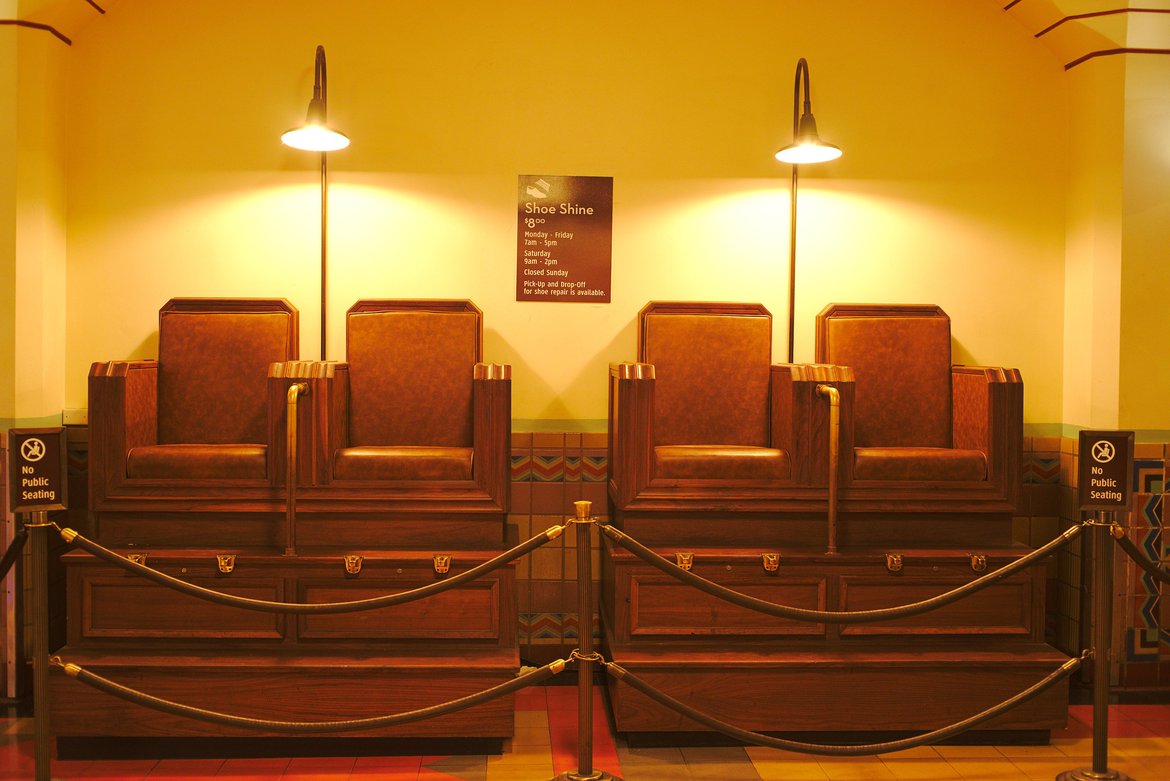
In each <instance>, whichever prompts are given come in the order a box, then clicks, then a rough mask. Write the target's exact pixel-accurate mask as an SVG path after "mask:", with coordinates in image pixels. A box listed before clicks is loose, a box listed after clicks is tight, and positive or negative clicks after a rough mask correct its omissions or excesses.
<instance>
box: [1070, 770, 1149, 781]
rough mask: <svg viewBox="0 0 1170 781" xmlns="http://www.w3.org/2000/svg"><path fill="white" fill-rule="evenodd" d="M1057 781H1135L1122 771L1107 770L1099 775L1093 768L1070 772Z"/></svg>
mask: <svg viewBox="0 0 1170 781" xmlns="http://www.w3.org/2000/svg"><path fill="white" fill-rule="evenodd" d="M1056 781H1134V780H1133V779H1132V778H1131V777H1130V776H1127V775H1126V774H1125V773H1122V772H1121V771H1120V770H1111V769H1110V770H1106V771H1105V772H1104V773H1098V772H1097V771H1095V770H1093V769H1092V768H1091V767H1082V768H1079V769H1077V770H1068V771H1066V772H1064V773H1061V774H1060V775H1058V776H1057V777H1056Z"/></svg>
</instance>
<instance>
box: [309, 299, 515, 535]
mask: <svg viewBox="0 0 1170 781" xmlns="http://www.w3.org/2000/svg"><path fill="white" fill-rule="evenodd" d="M482 355H483V315H482V313H481V312H480V310H479V309H478V308H477V307H476V306H475V304H473V303H472V302H471V301H465V300H455V301H435V300H431V301H415V300H368V301H359V302H357V303H356V304H354V305H353V306H352V307H351V308H350V309H349V311H348V313H347V314H346V362H345V363H338V364H327V365H326V366H327V367H328V370H329V371H328V374H329V375H330V376H329V377H327V378H325V379H323V380H322V381H321V382H318V383H316V384H314V385H313V388H314V389H313V391H312V394H313V395H315V396H316V397H317V398H316V400H315V402H314V404H315V408H316V409H318V410H319V411H320V414H319V417H318V420H320V421H322V422H323V423H324V425H323V426H322V428H321V430H320V431H319V432H318V436H316V438H315V440H314V442H313V443H312V446H311V448H312V452H313V458H312V461H313V465H311V466H310V469H311V470H312V471H313V477H312V480H311V485H310V486H309V487H307V488H306V490H304V491H303V492H301V493H300V497H301V500H300V501H298V508H299V524H298V540H299V541H300V542H301V543H302V544H305V545H310V546H336V545H347V544H349V545H352V544H357V543H358V542H359V540H360V539H361V535H363V534H366V535H374V537H369V536H366V537H365V540H366V541H367V542H368V541H370V540H371V539H378V540H380V541H382V542H384V543H385V544H392V545H406V546H409V545H415V544H417V545H433V544H435V543H436V542H439V541H441V542H442V543H443V544H446V545H448V546H450V545H452V544H463V545H467V546H471V547H477V546H478V547H482V546H488V545H498V544H499V543H501V542H502V541H503V533H504V514H505V513H506V512H507V507H508V487H509V478H510V474H509V470H510V438H511V367H509V366H506V365H499V364H485V363H483V362H482ZM370 520H380V521H388V522H392V523H378V524H375V525H374V526H373V527H370V526H369V525H368V522H369V521H370Z"/></svg>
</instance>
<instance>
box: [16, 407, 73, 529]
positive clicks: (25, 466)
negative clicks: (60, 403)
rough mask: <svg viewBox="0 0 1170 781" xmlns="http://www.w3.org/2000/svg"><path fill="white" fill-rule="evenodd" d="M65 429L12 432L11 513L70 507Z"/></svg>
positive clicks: (35, 429) (27, 429) (17, 429)
mask: <svg viewBox="0 0 1170 781" xmlns="http://www.w3.org/2000/svg"><path fill="white" fill-rule="evenodd" d="M66 466H67V461H66V458H65V429H64V428H12V429H8V484H9V490H8V509H9V510H10V511H11V512H14V513H31V512H41V511H48V510H64V509H66V508H67V507H68V506H69V495H68V486H69V481H68V480H67V478H66V474H65V469H66Z"/></svg>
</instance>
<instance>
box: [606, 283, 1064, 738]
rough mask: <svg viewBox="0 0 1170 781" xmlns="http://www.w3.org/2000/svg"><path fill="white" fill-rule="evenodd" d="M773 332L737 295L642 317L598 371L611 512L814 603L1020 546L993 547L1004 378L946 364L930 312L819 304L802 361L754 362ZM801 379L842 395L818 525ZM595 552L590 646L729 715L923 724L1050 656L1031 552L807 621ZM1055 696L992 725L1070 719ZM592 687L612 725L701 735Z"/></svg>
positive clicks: (1008, 453) (1007, 474)
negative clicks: (1025, 565)
mask: <svg viewBox="0 0 1170 781" xmlns="http://www.w3.org/2000/svg"><path fill="white" fill-rule="evenodd" d="M770 338H771V324H770V320H769V318H768V314H767V312H766V310H764V309H763V308H762V307H760V306H756V305H732V304H693V303H691V304H683V303H659V302H655V303H651V304H649V305H647V306H646V307H645V308H644V309H643V310H642V312H641V315H640V317H639V328H638V362H637V363H625V364H617V365H615V366H612V367H611V369H610V377H609V390H610V440H611V441H610V447H611V452H610V469H611V472H610V486H609V488H610V509H611V516H612V517H611V520H612V522H613V524H614V525H615V526H617V527H619V528H621V529H622V530H623V531H624V532H626V533H627V534H629V535H630V536H632V537H634V538H635V539H636V540H638V541H639V542H642V543H643V544H644V545H647V546H649V547H651V548H653V549H654V550H655V551H656V552H657V553H659V554H660V555H661V556H663V557H665V558H667V559H668V560H670V561H672V562H674V563H675V564H676V565H677V566H679V567H681V568H683V569H688V570H690V571H691V572H693V573H694V574H696V575H700V576H702V577H704V578H706V579H708V580H712V581H715V582H718V583H721V584H723V585H725V586H727V587H729V588H732V589H734V590H736V591H739V592H742V593H746V594H748V595H750V596H754V597H758V598H761V599H764V600H767V601H771V602H774V603H778V604H784V605H791V606H795V607H800V608H808V609H821V610H833V611H851V610H867V609H873V608H882V607H891V606H896V605H903V604H908V603H912V602H917V601H920V600H923V599H927V598H929V597H932V596H935V595H937V594H940V593H943V592H945V591H948V590H950V589H952V588H955V587H957V586H959V585H962V584H964V583H966V582H969V581H970V580H972V579H974V578H975V577H978V574H979V573H980V572H981V571H983V570H991V569H996V568H999V567H1002V566H1004V565H1006V564H1007V563H1008V562H1010V561H1013V560H1015V559H1017V558H1019V557H1020V556H1022V555H1023V554H1024V553H1025V552H1026V551H1027V548H1026V547H1023V546H1017V545H1013V544H1012V542H1011V539H1010V527H1011V512H1012V507H1013V505H1014V500H1015V497H1016V494H1017V491H1018V486H1017V483H1018V482H1019V461H1020V449H1021V436H1020V431H1021V421H1020V416H1021V388H1022V386H1021V384H1020V380H1019V375H1018V373H1016V372H1015V371H1013V370H1005V369H986V368H979V369H976V368H966V367H954V368H953V369H952V367H951V365H950V333H949V324H948V322H947V320H946V316H945V315H943V314H942V313H941V311H939V310H938V309H937V308H935V307H853V308H846V307H841V308H838V309H835V308H830V309H829V310H826V312H825V313H823V314H822V318H821V319H820V320H818V342H817V344H818V351H817V360H818V362H819V363H818V364H815V365H808V366H801V365H795V366H786V365H772V364H771V362H770ZM847 348H848V349H847ZM819 385H825V386H832V387H835V388H836V389H837V393H838V395H839V400H840V404H839V411H840V432H841V433H840V444H841V447H840V451H839V453H838V456H839V457H838V461H839V462H840V467H839V471H838V477H839V480H838V482H840V483H841V484H842V485H841V490H840V494H839V496H840V500H841V501H840V503H839V509H840V510H842V512H841V518H840V520H841V528H840V532H839V533H838V534H837V535H835V536H834V537H830V536H829V535H828V533H827V529H828V526H829V517H828V515H829V512H828V508H829V481H828V477H829V474H828V468H827V464H828V462H829V457H830V450H829V447H828V437H829V435H830V431H831V428H832V427H831V425H830V424H829V422H828V421H829V420H830V418H829V409H830V398H829V396H831V395H832V394H831V392H829V393H826V392H825V391H826V389H819V388H818V386H819ZM887 385H888V386H887ZM822 396H823V398H822ZM854 426H856V429H854V428H853V427H854ZM830 539H836V540H837V543H838V544H837V545H833V546H830V545H828V544H827V542H828V541H829V540H830ZM606 547H607V550H606V552H605V555H604V556H603V570H602V588H603V598H602V600H601V614H602V625H603V629H604V645H605V652H606V655H607V657H608V658H611V659H612V660H613V661H615V662H617V663H619V664H621V665H622V666H623V667H625V668H626V669H628V670H630V671H632V672H634V673H636V674H637V675H639V676H640V677H641V678H643V679H644V680H646V681H648V682H649V683H651V684H652V685H654V686H657V687H658V688H661V689H663V690H664V691H666V692H667V693H669V694H673V695H674V696H676V697H677V698H679V699H682V700H684V701H686V702H687V703H688V704H689V705H691V706H693V707H695V708H697V709H699V710H701V711H703V712H706V713H709V714H711V715H713V716H715V717H716V718H719V719H721V720H723V721H727V722H730V723H732V724H735V725H737V726H740V727H742V728H745V729H751V730H756V731H762V732H792V731H810V730H811V731H817V732H856V733H865V732H871V731H872V730H873V728H874V725H875V724H877V725H882V729H886V730H891V731H927V730H932V729H936V728H938V727H941V726H945V725H947V724H950V723H952V722H954V721H955V720H957V718H959V717H962V716H967V715H973V714H975V713H978V712H980V711H981V710H984V709H986V708H988V707H990V706H992V705H994V704H997V703H999V702H1001V701H1003V700H1005V699H1007V698H1008V697H1010V696H1012V695H1014V694H1016V693H1018V692H1019V691H1022V690H1023V689H1025V688H1027V687H1028V686H1031V685H1032V684H1033V683H1035V682H1036V681H1037V680H1040V679H1041V678H1043V677H1044V676H1045V675H1047V674H1048V673H1050V672H1051V671H1052V670H1054V669H1055V668H1057V667H1059V666H1060V664H1062V663H1063V662H1064V661H1065V657H1064V656H1063V655H1062V654H1060V653H1059V652H1057V651H1055V650H1054V649H1052V648H1051V647H1049V646H1047V645H1046V644H1045V643H1044V620H1043V616H1044V603H1045V600H1044V587H1045V570H1044V568H1043V567H1034V568H1032V569H1031V570H1029V571H1026V572H1023V573H1019V574H1016V575H1013V576H1012V577H1010V578H1007V579H1004V580H1001V581H999V582H997V583H995V584H994V585H992V586H991V587H989V588H987V589H985V590H983V591H980V592H978V593H977V594H974V595H972V596H969V597H966V598H964V599H963V600H961V601H959V602H957V603H955V604H954V605H950V606H947V607H943V608H939V609H937V610H934V611H931V612H929V613H925V614H922V615H919V616H914V617H907V618H900V619H897V620H892V621H886V622H882V623H873V624H868V623H867V624H852V625H839V624H815V623H804V622H796V621H790V620H785V619H779V618H773V617H769V616H766V615H763V614H760V613H756V612H753V611H750V610H747V609H746V608H741V607H739V606H737V605H733V604H731V603H729V602H726V601H723V600H720V599H717V598H715V597H712V596H709V595H707V594H705V593H703V592H700V591H697V590H695V589H693V588H692V587H690V586H689V585H685V584H682V583H680V582H679V581H677V580H675V579H674V578H672V577H671V576H670V575H668V574H666V573H664V572H661V571H660V570H659V569H657V568H655V567H653V566H652V565H650V564H648V563H645V562H643V561H642V560H641V559H640V558H638V557H637V556H635V555H634V554H633V553H631V552H630V551H628V550H626V549H625V548H623V547H621V546H620V545H618V544H617V543H611V544H607V546H606ZM1059 688H1060V687H1055V688H1054V689H1053V690H1051V691H1050V692H1046V693H1045V694H1044V695H1042V696H1040V697H1038V698H1037V699H1035V700H1033V701H1031V702H1029V703H1027V704H1025V705H1022V706H1020V707H1019V708H1016V709H1014V710H1013V711H1012V712H1011V713H1010V714H1008V715H1007V716H1004V717H1001V718H1000V719H997V720H996V722H994V723H993V724H992V725H991V727H990V728H991V729H996V730H1009V731H1012V732H1017V733H1019V734H1021V736H1022V739H1028V740H1036V739H1040V740H1042V739H1044V738H1045V737H1046V735H1047V731H1048V730H1050V729H1052V728H1054V727H1059V726H1062V725H1063V724H1064V720H1065V718H1066V711H1067V696H1066V694H1065V693H1064V692H1062V691H1059ZM609 693H610V703H611V706H612V709H613V715H614V722H615V724H616V727H617V729H618V730H619V731H620V732H623V733H627V734H630V735H643V734H645V735H658V736H661V735H662V734H663V733H684V732H688V731H694V730H698V729H701V727H699V726H698V725H697V724H696V723H695V722H693V721H690V720H689V719H686V718H684V717H682V716H678V715H677V714H675V713H673V712H672V711H669V710H667V709H665V708H662V707H661V706H659V705H657V704H656V703H654V702H653V701H651V700H649V699H648V698H646V697H644V696H642V695H640V694H639V693H637V692H633V691H631V690H630V688H629V687H626V686H623V685H622V684H621V683H620V682H613V681H610V688H609ZM908 693H911V694H908ZM778 702H780V703H784V707H780V708H778V707H776V703H778ZM651 739H652V740H656V741H660V740H661V739H662V738H661V737H655V738H651Z"/></svg>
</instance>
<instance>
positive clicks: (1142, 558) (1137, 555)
mask: <svg viewBox="0 0 1170 781" xmlns="http://www.w3.org/2000/svg"><path fill="white" fill-rule="evenodd" d="M1113 539H1114V540H1116V541H1117V546H1118V547H1119V548H1121V549H1122V550H1123V551H1125V554H1126V555H1127V556H1129V557H1130V558H1131V559H1133V563H1134V564H1137V565H1138V566H1139V567H1141V568H1142V569H1144V570H1145V571H1146V572H1148V573H1149V574H1150V575H1151V576H1152V577H1153V578H1154V579H1155V580H1158V581H1161V582H1162V583H1166V584H1168V585H1170V569H1167V568H1166V567H1163V566H1160V565H1159V564H1157V563H1156V562H1154V561H1152V560H1151V559H1150V557H1149V556H1147V555H1146V554H1144V553H1142V551H1141V549H1140V548H1138V546H1136V545H1134V544H1133V541H1132V540H1131V539H1129V538H1128V537H1126V536H1125V530H1124V529H1122V528H1121V527H1120V526H1114V527H1113Z"/></svg>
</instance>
